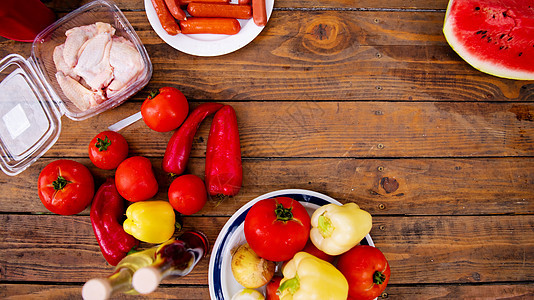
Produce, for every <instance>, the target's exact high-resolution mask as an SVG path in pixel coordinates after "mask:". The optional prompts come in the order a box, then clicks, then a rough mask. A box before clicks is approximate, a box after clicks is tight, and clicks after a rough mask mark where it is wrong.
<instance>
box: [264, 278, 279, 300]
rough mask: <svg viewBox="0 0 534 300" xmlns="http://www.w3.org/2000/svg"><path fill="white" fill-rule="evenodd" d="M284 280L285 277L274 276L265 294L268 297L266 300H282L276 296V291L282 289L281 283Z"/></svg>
mask: <svg viewBox="0 0 534 300" xmlns="http://www.w3.org/2000/svg"><path fill="white" fill-rule="evenodd" d="M282 278H283V277H281V276H278V275H275V276H273V278H272V279H271V281H269V282H268V283H267V287H266V289H265V292H266V293H265V294H266V295H267V297H266V298H265V299H266V300H280V297H278V295H277V294H276V290H278V288H279V287H280V281H281V280H282Z"/></svg>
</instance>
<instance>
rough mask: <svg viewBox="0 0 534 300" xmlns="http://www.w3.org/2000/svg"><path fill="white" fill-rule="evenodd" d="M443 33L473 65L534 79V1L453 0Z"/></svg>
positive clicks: (496, 74)
mask: <svg viewBox="0 0 534 300" xmlns="http://www.w3.org/2000/svg"><path fill="white" fill-rule="evenodd" d="M443 33H444V34H445V38H446V39H447V42H448V43H449V45H450V46H451V47H452V48H453V49H454V51H456V53H458V55H460V57H462V58H463V59H464V60H465V61H467V63H469V64H470V65H471V66H473V67H474V68H476V69H478V70H480V71H482V72H485V73H489V74H492V75H495V76H498V77H504V78H510V79H523V80H528V79H534V0H450V1H449V5H448V7H447V13H446V15H445V24H444V26H443Z"/></svg>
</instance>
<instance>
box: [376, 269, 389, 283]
mask: <svg viewBox="0 0 534 300" xmlns="http://www.w3.org/2000/svg"><path fill="white" fill-rule="evenodd" d="M384 281H386V275H384V273H382V272H380V271H375V272H374V274H373V282H374V283H375V284H382V283H384Z"/></svg>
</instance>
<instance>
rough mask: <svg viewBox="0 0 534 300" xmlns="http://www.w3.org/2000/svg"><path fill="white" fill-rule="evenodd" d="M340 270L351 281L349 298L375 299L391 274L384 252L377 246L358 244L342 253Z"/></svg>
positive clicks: (338, 264) (338, 263) (339, 261)
mask: <svg viewBox="0 0 534 300" xmlns="http://www.w3.org/2000/svg"><path fill="white" fill-rule="evenodd" d="M337 268H338V270H339V271H340V272H341V273H343V275H344V276H345V278H347V281H348V282H349V298H352V299H374V298H376V297H378V296H380V295H381V294H382V292H383V291H384V290H385V289H386V286H387V284H388V281H389V277H390V275H391V270H390V268H389V264H388V261H387V259H386V257H385V256H384V254H383V253H382V252H381V251H380V250H379V249H378V248H375V247H372V246H367V245H358V246H355V247H353V248H352V249H350V250H349V251H347V252H345V253H343V254H341V255H340V256H339V260H338V262H337Z"/></svg>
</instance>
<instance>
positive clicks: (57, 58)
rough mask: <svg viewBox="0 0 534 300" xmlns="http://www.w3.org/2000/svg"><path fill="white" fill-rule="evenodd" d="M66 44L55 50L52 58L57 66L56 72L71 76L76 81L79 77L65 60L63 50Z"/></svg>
mask: <svg viewBox="0 0 534 300" xmlns="http://www.w3.org/2000/svg"><path fill="white" fill-rule="evenodd" d="M64 48H65V44H61V45H59V46H57V47H56V48H54V53H53V55H52V58H53V59H54V64H55V65H56V70H57V71H59V72H62V73H63V74H65V75H67V76H70V77H72V78H74V79H76V80H78V79H80V78H79V77H78V75H76V74H75V73H74V69H73V68H71V67H70V66H68V65H67V63H66V62H65V59H64V58H63V49H64Z"/></svg>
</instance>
